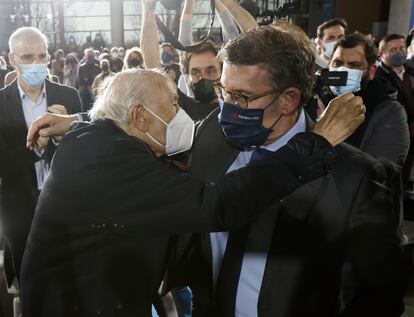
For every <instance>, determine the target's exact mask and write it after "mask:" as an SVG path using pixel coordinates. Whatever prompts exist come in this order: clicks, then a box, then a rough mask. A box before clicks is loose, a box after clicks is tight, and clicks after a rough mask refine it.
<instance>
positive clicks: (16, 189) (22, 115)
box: [0, 28, 81, 285]
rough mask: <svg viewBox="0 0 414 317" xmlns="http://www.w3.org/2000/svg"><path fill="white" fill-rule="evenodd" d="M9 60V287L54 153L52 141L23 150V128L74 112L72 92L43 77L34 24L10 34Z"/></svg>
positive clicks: (1, 97) (2, 97) (1, 168)
mask: <svg viewBox="0 0 414 317" xmlns="http://www.w3.org/2000/svg"><path fill="white" fill-rule="evenodd" d="M9 58H10V61H11V64H12V65H13V66H14V67H15V68H16V70H17V80H15V81H14V82H13V83H12V84H10V85H9V86H7V87H5V88H3V89H1V90H0V152H1V153H2V154H1V157H0V178H1V180H2V188H1V197H2V200H1V223H2V226H3V235H4V238H5V242H6V250H5V269H6V274H7V280H8V283H9V285H10V284H11V283H12V281H13V278H14V277H17V278H18V276H19V272H20V264H21V260H22V257H23V251H24V247H25V244H26V238H27V235H28V233H29V229H30V224H31V221H32V218H33V213H34V210H35V206H36V202H37V198H38V195H39V191H40V190H41V188H42V184H43V181H44V178H45V177H46V175H47V172H48V169H49V163H50V159H51V158H52V155H53V152H54V145H53V142H52V141H50V140H49V138H44V139H42V140H41V141H40V143H43V144H48V145H47V146H46V147H45V150H44V151H42V152H37V153H34V152H31V151H29V150H27V149H26V148H25V139H26V134H27V129H28V127H30V124H31V123H32V122H33V121H34V120H35V119H36V118H37V117H39V116H41V115H42V114H44V113H45V112H47V111H48V110H49V111H53V112H55V111H57V112H60V113H65V112H67V113H76V112H79V111H80V109H81V108H80V100H79V96H78V94H77V92H76V90H74V89H72V88H69V87H66V86H61V85H58V84H55V83H52V82H50V81H48V80H46V76H47V74H48V73H47V64H48V61H49V55H48V52H47V40H46V37H45V36H44V35H43V34H42V33H41V32H40V31H39V30H37V29H35V28H22V29H19V30H17V31H16V32H15V33H14V34H12V36H11V38H10V55H9Z"/></svg>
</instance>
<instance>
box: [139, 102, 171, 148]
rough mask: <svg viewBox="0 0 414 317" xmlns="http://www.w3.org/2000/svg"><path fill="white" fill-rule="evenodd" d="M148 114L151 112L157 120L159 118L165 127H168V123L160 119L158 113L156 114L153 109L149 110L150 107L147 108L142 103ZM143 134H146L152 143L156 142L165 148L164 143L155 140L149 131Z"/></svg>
mask: <svg viewBox="0 0 414 317" xmlns="http://www.w3.org/2000/svg"><path fill="white" fill-rule="evenodd" d="M142 106H143V107H144V108H145V109H146V110H147V111H148V112H149V113H150V114H152V115H153V116H154V117H155V118H157V119H158V120H160V121H161V122H162V123H164V124H165V125H166V126H167V127H168V123H167V122H165V121H164V120H163V119H161V118H160V117H159V116H158V115H156V114H155V113H154V112H153V111H151V110H150V109H148V108H147V107H145V106H144V105H142ZM145 135H147V136H148V137H149V138H150V139H151V140H152V141H153V142H154V143H156V144H158V145H159V146H161V147H163V148H165V147H166V145H164V144H162V143H161V142H159V141H158V140H156V139H155V138H154V137H153V136H152V135H151V134H150V133H149V132H145Z"/></svg>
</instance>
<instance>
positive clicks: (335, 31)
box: [316, 18, 348, 68]
mask: <svg viewBox="0 0 414 317" xmlns="http://www.w3.org/2000/svg"><path fill="white" fill-rule="evenodd" d="M347 28H348V24H347V23H346V21H345V20H344V19H338V18H336V19H332V20H329V21H326V22H324V23H322V24H321V25H319V26H318V29H317V32H316V33H317V34H316V35H317V37H318V45H319V47H320V49H321V54H320V57H321V58H322V60H323V61H325V62H326V63H327V64H328V63H329V61H330V59H331V57H332V54H333V51H334V48H335V45H336V42H337V41H338V40H339V39H340V38H342V37H344V35H345V33H346V31H347ZM327 64H326V65H327ZM321 66H324V65H321ZM322 68H325V67H322Z"/></svg>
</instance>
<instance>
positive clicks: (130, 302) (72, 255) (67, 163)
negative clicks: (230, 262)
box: [21, 121, 326, 317]
mask: <svg viewBox="0 0 414 317" xmlns="http://www.w3.org/2000/svg"><path fill="white" fill-rule="evenodd" d="M80 125H81V127H78V128H77V129H75V130H73V131H71V132H69V133H68V134H67V135H66V136H65V137H64V139H63V142H62V143H61V144H60V145H59V147H58V149H57V151H56V153H55V156H54V159H53V162H52V166H51V170H50V174H49V177H48V179H47V180H46V183H45V185H44V187H43V190H42V192H41V194H40V197H39V203H38V205H37V209H36V213H35V217H34V220H33V224H32V227H31V231H30V235H29V239H28V242H27V247H26V250H25V253H24V259H23V266H22V274H21V295H22V303H23V315H24V316H25V317H31V316H36V317H37V316H39V317H45V316H53V317H59V316H93V315H96V314H97V312H98V311H99V312H100V313H99V316H140V317H141V316H150V315H151V302H152V297H153V296H154V294H155V293H156V292H157V290H158V288H159V285H160V282H161V279H162V275H163V272H164V269H165V266H166V265H167V262H169V260H168V259H169V257H168V253H169V250H171V248H172V247H173V245H174V239H170V237H169V235H171V234H178V233H184V232H193V233H195V232H206V231H215V230H216V231H217V230H223V229H224V228H228V229H232V228H233V229H234V228H238V227H240V226H242V225H243V224H245V223H246V222H247V221H249V220H250V219H251V218H252V210H253V209H254V208H253V206H255V205H256V204H257V203H258V199H256V197H261V198H260V199H259V200H260V201H263V197H262V195H263V193H264V192H265V189H269V190H271V191H272V192H273V193H274V195H275V197H281V195H283V194H284V193H286V192H290V191H292V190H293V189H294V188H296V187H297V186H299V184H300V183H301V181H300V179H301V177H299V176H302V175H303V176H304V180H306V179H308V178H309V175H310V174H309V172H310V171H312V170H313V169H315V168H316V167H317V166H318V164H316V165H315V164H314V163H312V164H306V162H305V163H303V160H304V159H303V158H301V157H295V156H294V155H292V153H291V152H292V150H291V149H289V148H285V150H281V151H279V153H276V155H277V157H278V161H274V162H273V163H271V164H268V163H266V162H264V163H257V165H252V166H250V167H248V168H244V169H240V170H239V171H238V172H237V173H232V174H229V175H228V176H227V177H226V178H225V179H223V181H222V182H221V183H220V184H217V185H213V184H209V185H205V184H204V182H202V181H201V180H199V179H191V178H190V177H188V176H185V175H182V174H180V173H177V172H176V171H174V170H172V169H170V168H167V167H165V166H164V165H163V164H162V163H161V162H160V161H159V160H158V159H156V158H155V156H154V155H153V154H152V153H151V152H150V150H149V149H148V147H147V146H146V145H145V144H144V143H143V142H142V141H140V140H138V139H136V138H133V137H131V136H128V135H126V134H125V133H124V132H123V131H122V130H121V129H120V128H118V127H117V126H116V125H114V124H113V123H112V122H111V121H98V122H95V123H92V124H87V123H82V124H80ZM324 142H326V141H324ZM302 143H303V142H302ZM302 143H301V144H302ZM301 144H298V146H299V147H301ZM302 145H303V144H302ZM288 152H289V153H291V154H288V155H287V153H288ZM293 152H294V153H296V152H295V151H293ZM317 161H318V162H319V161H321V160H317ZM280 162H282V163H283V164H281V163H280ZM308 166H312V168H308ZM321 170H324V167H323V168H322V169H321ZM292 171H293V172H292ZM318 173H319V174H318V175H322V174H323V173H322V172H320V171H319V172H318ZM274 175H284V176H283V177H284V178H285V179H286V182H287V183H288V184H289V185H287V184H284V186H282V187H281V186H279V185H278V184H276V182H277V178H276V177H274ZM279 188H281V191H280V192H279ZM170 247H171V248H170Z"/></svg>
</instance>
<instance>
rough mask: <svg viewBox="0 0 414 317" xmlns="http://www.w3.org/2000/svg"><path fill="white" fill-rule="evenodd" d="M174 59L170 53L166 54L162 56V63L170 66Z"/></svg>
mask: <svg viewBox="0 0 414 317" xmlns="http://www.w3.org/2000/svg"><path fill="white" fill-rule="evenodd" d="M173 59H174V56H173V55H172V54H170V53H167V52H164V53H162V55H161V61H162V63H163V64H168V63H169V62H171V61H172V60H173Z"/></svg>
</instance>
